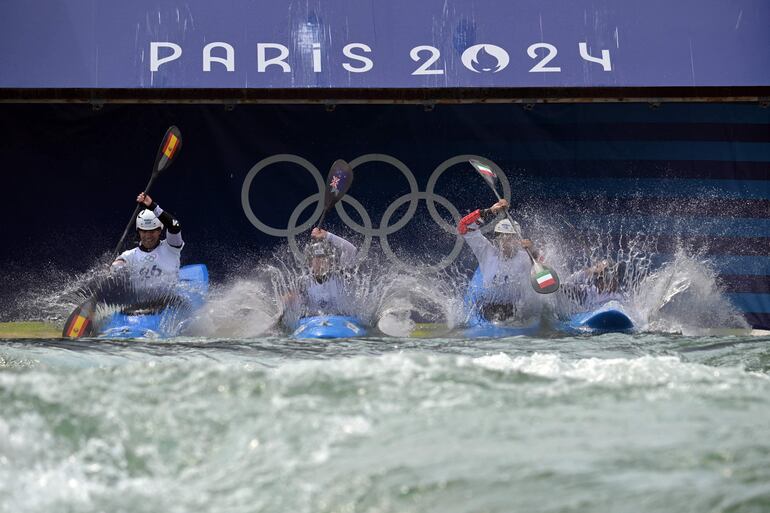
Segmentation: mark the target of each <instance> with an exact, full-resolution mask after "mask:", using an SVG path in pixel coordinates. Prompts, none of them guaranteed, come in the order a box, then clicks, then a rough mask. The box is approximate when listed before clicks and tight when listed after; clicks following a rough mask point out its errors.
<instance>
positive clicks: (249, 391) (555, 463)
mask: <svg viewBox="0 0 770 513" xmlns="http://www.w3.org/2000/svg"><path fill="white" fill-rule="evenodd" d="M717 340H720V341H722V342H731V345H729V346H720V347H718V348H709V347H708V346H706V345H704V344H705V343H706V342H708V341H707V340H699V339H680V338H671V337H648V336H643V337H630V336H621V335H617V336H607V337H598V338H595V339H594V340H593V342H588V341H587V340H586V339H581V338H575V339H566V340H562V341H561V342H555V341H552V340H543V339H515V340H508V341H495V342H491V341H490V342H488V344H489V346H488V347H479V346H477V345H474V344H470V343H467V342H463V341H450V340H444V341H443V342H442V343H441V344H439V345H437V346H433V347H428V348H425V346H424V345H422V344H424V343H425V341H414V342H413V343H412V344H411V345H410V344H409V343H408V341H402V342H399V343H398V344H394V343H393V342H392V341H388V340H387V339H383V340H371V341H349V342H347V344H348V345H347V346H346V350H345V351H336V350H335V348H334V346H333V345H319V346H315V348H313V349H312V350H306V351H298V350H297V349H298V344H297V343H296V342H293V341H290V340H286V339H271V340H270V341H269V342H268V341H265V340H260V341H252V342H249V341H244V340H231V341H229V342H227V343H224V342H220V343H217V344H214V343H211V342H206V341H203V340H197V339H188V340H187V341H176V342H174V343H146V344H136V345H133V346H132V345H131V344H130V343H126V344H105V345H104V346H99V345H97V344H91V345H89V344H85V343H84V345H83V346H81V347H79V348H77V349H76V350H75V349H65V348H63V347H57V346H55V345H51V346H48V345H45V344H43V345H40V344H34V343H29V344H24V343H15V344H13V345H3V346H0V354H1V355H2V356H3V361H4V362H5V363H4V366H3V367H2V369H0V404H2V405H3V409H2V414H1V415H0V494H2V496H3V497H4V501H3V502H4V504H5V505H6V507H8V508H9V510H12V511H83V512H90V511H94V512H96V511H126V512H128V511H158V512H160V511H164V512H165V511H213V510H216V511H233V512H240V511H243V512H247V511H276V512H277V511H288V510H291V511H298V512H316V511H345V510H350V511H393V512H396V511H398V512H402V511H415V512H417V511H423V512H424V511H442V512H443V511H478V510H480V509H481V510H485V511H501V512H502V511H510V509H511V508H515V509H517V510H519V509H524V510H527V511H558V510H564V509H567V510H569V509H574V508H579V509H580V510H581V511H621V512H625V511H628V512H632V511H638V508H639V507H640V505H642V506H643V507H644V509H645V511H660V512H663V511H671V510H672V509H675V510H677V511H681V510H687V509H688V508H690V509H694V510H709V508H711V510H714V511H721V510H727V509H730V510H731V511H761V508H762V507H764V506H766V505H767V504H770V489H769V488H768V485H767V483H768V482H770V481H768V479H770V470H768V468H767V465H766V461H767V457H768V456H770V444H769V443H768V442H767V440H766V437H762V436H760V433H763V432H764V430H765V426H766V425H767V423H768V422H770V416H768V415H770V414H768V412H769V411H770V399H768V398H770V379H769V378H768V370H769V369H768V367H767V366H765V367H764V368H757V369H756V370H747V369H746V368H745V367H744V366H743V365H742V364H741V361H742V354H743V353H744V352H746V351H755V352H757V351H758V352H759V353H760V358H764V359H765V362H767V361H770V360H768V349H767V347H768V346H767V340H749V339H746V340H743V339H735V338H733V339H730V340H728V339H725V338H722V339H717ZM711 342H712V343H713V342H715V340H714V339H712V340H711ZM403 345H408V346H409V350H407V351H404V350H402V347H403ZM434 347H435V348H434ZM491 347H493V348H495V349H493V350H490V349H489V348H491ZM438 348H440V350H439V349H438ZM535 348H537V349H535ZM640 348H644V349H641V351H642V352H643V354H638V353H639V352H640ZM685 350H687V351H686V352H684V351H685ZM726 353H727V354H729V355H731V357H730V358H727V357H726V356H727V355H726ZM597 354H604V355H611V356H605V357H601V356H595V355H597ZM717 354H718V355H719V357H720V359H721V360H720V362H721V363H720V364H718V365H714V364H706V363H703V362H708V361H711V358H712V357H713V356H715V355H717ZM761 355H764V356H761ZM18 358H27V361H26V363H25V364H23V365H15V364H14V362H15V361H16V360H17V359H18ZM77 359H79V360H80V362H79V363H76V362H77ZM89 361H90V362H91V365H87V364H86V363H87V362H89ZM715 505H716V506H715ZM757 508H759V509H757Z"/></svg>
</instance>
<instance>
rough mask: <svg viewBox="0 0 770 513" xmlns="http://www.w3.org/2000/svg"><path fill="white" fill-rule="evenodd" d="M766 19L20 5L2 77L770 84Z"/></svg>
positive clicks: (91, 83)
mask: <svg viewBox="0 0 770 513" xmlns="http://www.w3.org/2000/svg"><path fill="white" fill-rule="evenodd" d="M43 6H44V7H43ZM769 21H770V2H768V1H767V0H733V1H724V0H679V1H676V2H670V1H664V0H647V1H645V2H639V1H629V0H623V1H620V0H598V1H588V0H573V1H567V0H561V1H557V0H519V1H497V2H474V1H471V0H455V1H449V0H446V1H445V0H419V1H415V0H388V1H375V0H334V1H323V0H315V1H309V2H308V1H301V2H297V1H290V2H267V1H250V0H230V1H222V2H211V1H207V0H190V1H187V2H178V1H171V0H168V1H161V0H155V1H150V0H134V1H130V2H117V1H114V0H110V1H101V2H86V1H83V0H74V1H69V2H56V1H48V2H44V3H43V4H41V3H40V2H29V1H28V0H9V1H6V2H4V6H3V16H2V18H1V19H0V69H1V70H2V72H1V73H0V87H2V88H254V89H265V88H456V87H670V86H751V87H756V86H770V66H768V63H770V31H768V30H767V27H768V22H769Z"/></svg>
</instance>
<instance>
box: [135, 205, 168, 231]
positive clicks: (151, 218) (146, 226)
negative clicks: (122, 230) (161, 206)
mask: <svg viewBox="0 0 770 513" xmlns="http://www.w3.org/2000/svg"><path fill="white" fill-rule="evenodd" d="M162 226H163V223H161V222H160V219H158V216H156V215H155V213H154V212H153V211H152V210H148V209H144V210H142V211H141V212H139V215H138V216H136V229H137V230H157V229H158V228H161V227H162Z"/></svg>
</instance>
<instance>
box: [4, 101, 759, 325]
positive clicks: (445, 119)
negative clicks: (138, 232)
mask: <svg viewBox="0 0 770 513" xmlns="http://www.w3.org/2000/svg"><path fill="white" fill-rule="evenodd" d="M170 124H176V125H178V126H179V127H180V128H181V130H182V133H183V136H184V147H183V149H182V152H181V154H180V156H179V160H178V161H177V162H176V163H175V164H174V165H173V167H172V168H171V170H169V172H168V174H167V175H165V176H162V177H161V178H160V179H159V181H158V182H157V185H156V186H155V189H154V192H153V196H155V197H156V198H157V199H158V201H159V202H160V203H161V204H162V205H163V206H164V207H166V208H167V209H169V210H171V211H172V212H174V213H176V214H177V215H178V216H179V218H180V219H181V220H182V223H183V225H184V235H185V239H186V240H187V241H188V247H187V249H186V251H185V255H184V257H185V260H186V261H187V262H192V261H204V262H206V263H208V264H209V265H210V267H211V268H212V275H213V277H214V279H222V278H223V277H224V276H226V275H227V273H228V271H230V272H232V270H231V266H232V265H233V264H234V263H235V262H237V261H238V260H239V259H242V258H244V256H245V255H250V256H249V258H252V257H253V258H257V256H258V255H259V254H260V253H268V252H270V250H271V248H273V246H275V245H276V244H280V243H285V242H286V240H287V239H286V237H285V236H283V234H284V233H285V232H282V230H286V228H287V223H288V221H289V218H290V217H291V216H292V213H295V214H296V216H297V217H298V219H299V222H298V223H297V224H302V223H303V222H304V221H306V220H308V217H309V216H310V215H311V214H312V213H313V209H314V208H315V203H313V202H312V200H308V202H306V204H307V205H308V208H307V209H306V210H305V211H304V212H299V211H297V212H294V211H295V208H296V207H297V205H298V204H300V203H301V202H302V201H303V200H305V199H306V198H308V197H309V196H312V195H313V194H316V193H317V192H318V187H317V185H316V182H315V181H314V178H313V172H309V171H307V170H305V169H303V167H302V166H303V165H304V166H307V167H308V168H309V169H310V170H311V171H312V170H313V169H314V168H315V169H317V173H316V174H317V176H321V175H325V174H326V171H327V170H328V167H329V165H330V164H331V162H332V161H333V160H335V159H337V158H344V159H346V160H348V161H352V162H353V163H354V164H355V165H356V182H355V183H354V185H353V188H352V189H351V191H350V196H351V198H352V203H349V204H346V205H345V209H346V211H347V212H349V213H350V215H351V219H349V220H348V221H347V222H342V221H340V218H339V216H338V215H331V216H330V222H331V225H330V226H331V227H333V228H334V229H337V230H340V231H343V232H345V233H347V234H348V235H350V236H351V237H352V238H353V239H355V240H356V242H357V243H359V244H362V243H364V242H367V237H364V235H363V234H362V233H356V229H355V228H354V227H355V226H356V223H362V224H367V223H366V219H365V218H367V217H368V218H369V223H370V228H367V229H359V230H358V231H359V232H363V233H369V235H371V236H372V237H370V238H368V239H369V241H370V242H371V244H372V245H373V247H374V248H375V249H376V248H381V247H382V245H383V241H385V242H387V247H386V248H385V249H386V252H387V250H388V249H389V250H390V251H391V253H392V254H391V257H392V258H393V257H394V258H398V259H399V260H401V261H408V260H409V258H410V255H419V256H421V257H424V258H425V259H426V260H427V261H429V262H430V263H432V264H439V263H441V260H442V258H445V257H447V256H449V255H452V250H453V249H452V248H453V247H454V244H455V240H456V239H455V237H454V236H453V235H452V234H451V233H449V232H448V231H445V230H443V229H442V224H441V223H444V225H445V227H448V226H449V225H450V224H451V223H453V222H454V219H453V217H455V218H456V216H457V215H458V214H464V213H466V212H468V211H469V210H471V209H472V208H476V207H478V206H486V205H488V204H489V203H490V200H491V197H490V194H489V191H488V190H487V189H486V188H485V187H484V185H483V183H481V182H480V181H479V179H478V177H476V176H473V175H472V174H471V173H472V172H471V171H470V170H469V168H468V166H467V165H463V164H462V162H464V161H465V158H467V156H469V155H477V156H481V157H484V158H488V159H490V160H491V161H492V162H494V163H496V164H497V165H498V166H500V168H501V169H503V170H504V171H505V173H506V177H507V179H508V181H509V183H510V188H511V191H512V197H513V199H514V209H515V211H516V212H517V213H518V214H521V215H524V213H528V214H533V215H534V214H540V215H541V216H542V217H543V218H544V219H545V220H546V221H548V222H549V223H550V224H552V225H553V226H554V227H555V229H556V230H561V231H562V233H561V234H560V236H562V237H564V238H565V239H567V240H569V237H570V235H571V234H570V231H572V232H573V233H579V232H582V231H592V230H597V229H600V230H605V231H618V230H624V232H625V233H638V232H647V231H651V232H652V231H654V232H655V233H657V234H659V236H660V237H659V241H658V249H659V251H660V253H661V254H663V255H665V254H670V253H671V252H673V251H674V250H675V248H676V247H677V246H678V245H680V244H682V242H685V243H687V244H689V245H690V248H691V249H693V248H694V249H696V250H698V249H699V250H702V251H703V252H704V254H705V256H706V257H708V258H710V259H711V260H712V261H713V263H714V265H715V266H716V268H717V269H719V270H720V272H721V273H722V278H723V280H724V283H725V286H726V288H727V292H728V293H729V294H730V295H731V298H732V299H733V301H734V302H735V303H736V304H737V305H738V306H739V307H740V308H741V309H743V311H745V312H746V314H747V317H748V319H749V320H750V322H752V323H753V324H754V325H755V326H762V327H768V326H770V244H768V241H769V238H770V109H767V108H762V107H761V106H759V105H756V104H663V105H661V106H660V107H658V108H654V107H653V106H650V105H647V104H613V105H607V104H580V105H536V106H534V108H532V109H531V110H527V109H526V108H524V107H522V106H520V105H453V106H449V105H438V106H436V107H435V109H434V110H432V111H426V110H425V109H424V108H423V107H421V106H414V105H400V106H399V105H387V106H386V105H381V106H376V105H339V106H337V107H336V109H334V110H333V111H328V110H326V109H325V108H324V107H323V106H313V105H305V106H238V107H236V108H235V109H234V110H232V111H228V110H225V109H224V108H223V107H222V106H194V105H163V106H158V105H143V106H137V105H131V106H116V105H107V106H105V107H104V108H103V109H102V110H98V111H96V110H92V108H91V107H90V106H85V105H2V106H0V162H1V163H2V169H3V206H4V207H5V208H4V209H3V212H4V213H3V222H2V223H0V238H2V241H3V244H2V250H1V251H0V266H2V268H3V269H4V270H5V272H4V273H3V278H2V279H3V287H2V290H3V294H4V295H6V296H8V295H10V296H13V295H16V294H18V293H19V292H20V287H26V286H27V285H28V284H25V283H24V280H23V279H22V280H20V279H19V276H18V273H22V274H23V273H24V272H25V270H26V271H29V270H32V271H34V270H36V269H46V268H49V267H51V263H53V264H54V265H53V267H56V268H58V269H63V270H67V271H71V272H79V271H83V270H85V269H87V268H88V267H89V266H92V265H93V264H94V261H95V259H96V257H97V256H98V255H100V254H103V253H104V252H106V251H108V250H111V248H112V246H113V245H114V243H115V241H116V240H117V238H118V237H119V236H120V233H121V231H122V229H123V227H124V225H125V222H126V221H127V216H128V214H129V213H130V211H131V208H132V202H133V197H134V195H135V194H136V193H137V192H138V191H139V190H140V189H141V188H142V187H143V186H144V185H145V183H146V181H147V178H148V176H149V173H150V168H151V166H152V160H153V158H154V156H155V151H156V148H157V146H158V144H159V142H160V139H161V137H162V135H163V133H164V131H165V129H166V128H167V127H168V126H169V125H170ZM265 159H268V160H265ZM452 159H453V160H452ZM260 163H261V164H262V165H263V167H262V168H259V166H257V165H258V164H260ZM442 163H444V164H445V165H444V166H443V167H444V168H446V170H445V171H444V170H443V169H442ZM255 166H256V167H255ZM410 177H412V178H410ZM431 177H433V180H431V179H430V178H431ZM410 179H411V180H412V182H411V184H410V181H409V180H410ZM410 189H411V193H410ZM407 194H410V195H407ZM404 195H407V196H404ZM426 199H427V200H429V201H428V203H427V204H426V201H425V200H426ZM434 202H435V203H434ZM434 204H435V205H436V207H435V208H436V210H435V212H433V213H431V211H430V209H429V208H428V206H431V207H432V206H433V205H434ZM356 206H358V210H363V212H359V213H356V212H357V209H356ZM410 207H413V208H414V214H415V215H414V217H404V216H405V215H408V214H410V213H411V212H407V210H408V209H409V208H410ZM384 215H385V216H386V217H387V216H390V220H389V222H385V223H383V216H384ZM250 216H251V219H250ZM434 218H435V220H434ZM255 219H256V221H255ZM531 219H532V218H531V217H526V216H525V218H524V225H525V228H527V229H532V226H531V224H529V223H531V221H530V220H531ZM400 220H401V221H400ZM311 221H312V219H311ZM386 221H387V219H386ZM259 223H264V224H265V225H267V226H268V228H267V229H265V228H264V226H262V228H258V226H261V225H260V224H259ZM364 228H366V227H364ZM271 230H277V232H274V233H277V234H278V236H273V235H270V234H269V233H265V231H267V232H270V231H271ZM303 237H306V235H303ZM303 240H304V239H303ZM460 248H462V246H459V247H458V249H460ZM460 255H461V258H465V257H467V256H468V250H467V249H462V253H461V254H460ZM444 263H445V262H444ZM33 274H34V273H33ZM36 279H40V275H39V274H38V275H36Z"/></svg>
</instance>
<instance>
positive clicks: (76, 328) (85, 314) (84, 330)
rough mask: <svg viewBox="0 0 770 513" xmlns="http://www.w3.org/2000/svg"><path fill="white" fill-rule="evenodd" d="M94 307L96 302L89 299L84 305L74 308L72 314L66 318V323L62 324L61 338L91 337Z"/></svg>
mask: <svg viewBox="0 0 770 513" xmlns="http://www.w3.org/2000/svg"><path fill="white" fill-rule="evenodd" d="M95 307H96V301H95V300H94V299H89V300H88V301H86V302H85V303H83V304H81V305H80V306H78V307H77V308H75V310H73V312H72V313H71V314H70V316H69V317H68V318H67V322H65V323H64V329H63V330H62V337H64V338H80V337H87V336H89V335H91V333H92V332H93V316H94V309H95Z"/></svg>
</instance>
